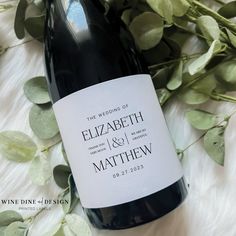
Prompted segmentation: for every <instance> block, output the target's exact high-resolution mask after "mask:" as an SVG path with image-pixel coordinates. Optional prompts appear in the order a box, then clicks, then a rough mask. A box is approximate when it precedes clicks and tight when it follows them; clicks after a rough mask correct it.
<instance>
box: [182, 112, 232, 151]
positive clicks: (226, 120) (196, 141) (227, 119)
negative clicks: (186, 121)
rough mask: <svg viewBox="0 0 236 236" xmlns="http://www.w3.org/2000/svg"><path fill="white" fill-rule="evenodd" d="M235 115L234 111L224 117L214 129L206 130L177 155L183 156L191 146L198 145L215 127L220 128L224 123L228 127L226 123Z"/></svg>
mask: <svg viewBox="0 0 236 236" xmlns="http://www.w3.org/2000/svg"><path fill="white" fill-rule="evenodd" d="M235 114H236V110H235V111H234V112H232V113H231V114H230V115H228V116H226V117H224V119H223V120H221V121H220V122H219V123H218V124H217V125H215V126H214V127H212V128H210V129H207V130H206V131H205V132H204V133H203V134H202V135H201V136H200V137H198V138H197V139H196V140H195V141H194V142H192V143H191V144H189V145H188V146H187V147H185V148H184V149H183V150H179V154H183V153H184V152H185V151H187V150H188V149H189V148H190V147H192V146H193V145H195V144H196V143H198V142H199V141H200V140H201V139H202V138H203V137H204V136H205V135H206V133H207V132H208V131H209V130H211V129H213V128H215V127H217V126H220V125H221V124H222V123H224V122H226V124H225V125H224V126H227V125H228V122H229V120H230V118H231V117H232V116H233V115H235Z"/></svg>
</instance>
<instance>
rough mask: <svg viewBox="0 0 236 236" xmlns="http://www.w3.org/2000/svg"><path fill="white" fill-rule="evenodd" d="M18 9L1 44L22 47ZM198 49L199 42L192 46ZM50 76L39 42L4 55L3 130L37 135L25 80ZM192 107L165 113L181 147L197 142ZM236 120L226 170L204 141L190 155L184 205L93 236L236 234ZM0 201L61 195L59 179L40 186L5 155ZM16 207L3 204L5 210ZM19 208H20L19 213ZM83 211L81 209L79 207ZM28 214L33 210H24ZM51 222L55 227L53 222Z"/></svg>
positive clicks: (49, 217) (5, 25) (51, 217)
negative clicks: (188, 116) (188, 117)
mask: <svg viewBox="0 0 236 236" xmlns="http://www.w3.org/2000/svg"><path fill="white" fill-rule="evenodd" d="M13 19H14V10H9V11H8V12H5V13H0V22H1V26H0V45H13V44H16V43H19V41H18V40H17V39H16V38H15V36H14V33H13V31H12V28H13ZM188 43H189V45H190V48H191V49H192V50H193V49H194V47H197V45H196V42H195V41H194V40H191V41H190V42H188ZM43 73H44V68H43V61H42V49H41V46H40V44H38V43H36V42H33V43H28V44H26V45H24V46H21V47H16V48H14V49H9V51H8V52H7V53H6V54H5V55H3V56H1V57H0V131H3V130H21V131H24V132H26V133H28V134H29V135H32V132H31V131H30V128H29V124H28V120H27V117H28V112H29V109H30V107H31V103H30V102H28V101H27V100H26V98H25V97H24V95H23V90H22V88H23V84H24V82H25V81H26V80H27V79H29V78H31V77H33V76H36V75H42V74H43ZM204 107H208V108H209V109H210V110H211V111H213V112H218V113H220V112H223V113H225V112H228V113H231V111H233V110H235V109H236V106H235V105H232V104H227V103H222V104H220V103H212V102H211V103H208V104H207V105H205V106H204ZM185 109H186V107H185V106H184V105H182V104H179V103H178V102H172V105H171V106H169V107H168V108H167V109H166V110H165V114H166V118H167V121H168V125H169V128H170V130H171V133H172V137H173V139H174V140H175V142H176V145H177V147H178V148H184V147H186V146H187V145H188V144H189V143H191V142H193V141H194V140H195V139H197V138H198V137H199V135H200V133H198V132H196V131H194V130H193V129H192V128H191V127H190V126H189V124H188V123H187V122H186V121H185V120H184V111H185ZM235 130H236V117H233V118H232V119H231V121H230V124H229V127H228V129H227V132H226V160H225V167H224V168H222V167H220V166H218V165H216V164H215V163H214V162H213V161H211V160H210V158H208V156H207V154H206V153H205V151H204V150H203V149H202V146H201V143H199V144H196V145H194V146H193V147H192V148H191V149H189V150H188V152H186V156H185V159H184V161H183V166H184V171H185V177H186V179H187V182H188V183H189V184H190V190H189V196H188V198H187V200H186V201H185V202H184V204H183V205H182V206H181V207H180V208H178V209H177V210H176V211H174V212H173V213H171V214H169V215H167V216H165V217H163V218H162V219H160V220H158V221H155V222H152V223H150V224H146V225H144V226H141V227H137V228H134V229H131V230H124V231H118V232H111V231H106V232H105V231H98V232H95V231H94V233H93V236H235V235H236V224H235V219H236V204H235V199H236V145H235V142H236V132H235ZM51 161H52V166H54V165H56V164H58V163H62V162H63V159H62V156H61V154H60V147H57V148H55V149H54V150H53V152H52V155H51ZM0 163H1V164H0V198H1V199H2V198H10V197H11V198H37V197H40V196H44V197H46V198H53V197H56V196H57V194H58V193H59V192H60V191H61V190H60V189H59V188H57V187H56V186H55V184H54V182H53V181H51V183H50V184H49V185H48V186H45V187H37V186H35V185H34V184H32V183H31V181H30V180H29V178H28V176H27V170H28V168H29V165H28V164H15V163H13V162H8V161H7V160H5V159H4V158H2V157H0ZM9 208H13V209H14V206H12V207H11V206H2V205H0V211H3V210H6V209H9ZM16 210H17V209H16ZM78 211H80V209H78ZM21 213H22V214H23V215H24V216H27V215H30V214H32V212H29V211H27V212H21ZM61 217H62V211H61V209H60V207H57V208H55V209H53V210H52V211H49V212H46V213H43V214H42V215H40V216H39V217H38V218H37V220H36V221H35V224H34V226H33V227H32V229H31V234H30V235H31V236H42V235H43V234H44V233H45V232H46V231H48V230H49V229H50V228H51V227H52V226H53V225H54V224H56V223H57V222H59V221H60V220H61ZM49 222H50V223H49Z"/></svg>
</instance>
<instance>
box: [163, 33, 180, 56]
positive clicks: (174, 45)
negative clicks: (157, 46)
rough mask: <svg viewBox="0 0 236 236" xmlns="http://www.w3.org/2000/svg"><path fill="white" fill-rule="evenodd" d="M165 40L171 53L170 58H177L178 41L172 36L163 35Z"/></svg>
mask: <svg viewBox="0 0 236 236" xmlns="http://www.w3.org/2000/svg"><path fill="white" fill-rule="evenodd" d="M165 42H166V43H167V45H168V46H169V48H170V50H171V54H170V57H171V58H172V59H175V58H176V59H177V58H178V59H179V58H180V56H181V47H180V45H179V43H178V42H177V41H176V40H175V39H173V37H171V38H167V37H165Z"/></svg>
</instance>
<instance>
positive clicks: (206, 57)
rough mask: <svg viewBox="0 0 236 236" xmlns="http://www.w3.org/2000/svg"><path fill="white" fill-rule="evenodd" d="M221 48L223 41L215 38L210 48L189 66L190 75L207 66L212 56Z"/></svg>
mask: <svg viewBox="0 0 236 236" xmlns="http://www.w3.org/2000/svg"><path fill="white" fill-rule="evenodd" d="M220 50H221V43H220V41H218V40H214V41H213V42H212V44H211V46H210V48H209V50H208V51H207V52H206V53H204V54H202V55H201V56H200V57H198V58H197V59H196V60H194V61H193V62H192V63H191V64H190V65H189V67H188V70H189V73H190V75H194V74H196V73H198V72H200V71H201V70H203V69H204V68H205V66H206V65H207V64H208V63H209V61H210V60H211V59H212V57H213V56H214V55H215V54H216V53H218V52H219V51H220Z"/></svg>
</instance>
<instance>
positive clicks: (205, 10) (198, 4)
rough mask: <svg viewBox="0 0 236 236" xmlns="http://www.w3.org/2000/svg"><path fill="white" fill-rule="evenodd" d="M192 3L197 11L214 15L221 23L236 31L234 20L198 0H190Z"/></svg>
mask: <svg viewBox="0 0 236 236" xmlns="http://www.w3.org/2000/svg"><path fill="white" fill-rule="evenodd" d="M190 4H191V5H192V6H193V7H194V8H195V9H196V11H198V12H201V14H202V15H209V16H211V17H213V18H214V19H215V20H216V21H217V22H218V23H219V24H220V25H222V26H225V27H227V28H228V29H229V30H231V31H232V32H234V33H236V24H235V23H233V22H232V21H230V20H228V19H226V18H225V17H223V16H221V15H220V14H218V13H217V12H215V11H214V10H212V9H210V8H209V7H207V6H206V5H204V4H202V3H201V2H199V1H197V0H193V1H190ZM196 11H195V12H196Z"/></svg>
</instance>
